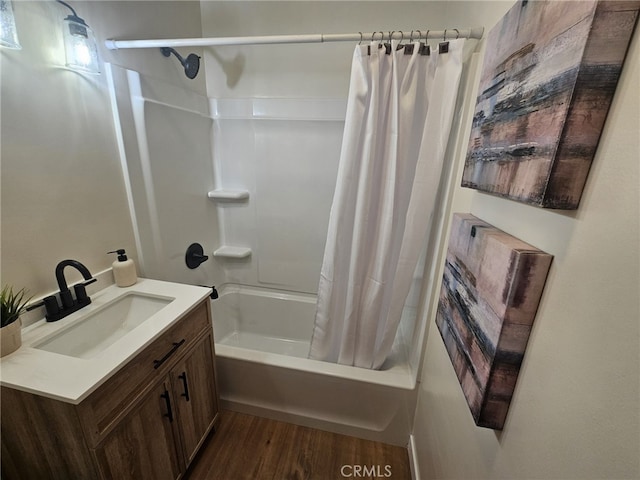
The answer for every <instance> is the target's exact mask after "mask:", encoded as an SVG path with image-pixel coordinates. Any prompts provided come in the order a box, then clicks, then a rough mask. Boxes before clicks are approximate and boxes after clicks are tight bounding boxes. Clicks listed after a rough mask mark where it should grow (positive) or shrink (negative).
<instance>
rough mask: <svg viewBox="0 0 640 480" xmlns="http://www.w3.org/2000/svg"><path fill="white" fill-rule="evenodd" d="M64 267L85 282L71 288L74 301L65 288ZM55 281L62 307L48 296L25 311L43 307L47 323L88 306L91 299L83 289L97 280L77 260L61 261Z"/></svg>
mask: <svg viewBox="0 0 640 480" xmlns="http://www.w3.org/2000/svg"><path fill="white" fill-rule="evenodd" d="M65 267H73V268H75V269H76V270H78V271H79V272H80V273H81V274H82V276H83V277H84V280H85V281H84V282H80V283H77V284H75V285H74V286H73V290H74V292H75V294H76V298H75V300H74V298H73V295H72V294H71V291H70V290H69V287H68V286H67V280H66V278H65V277H64V269H65ZM56 280H57V281H58V287H59V288H60V302H61V303H62V305H58V300H57V299H56V297H55V296H54V295H50V296H48V297H46V298H44V299H43V300H42V301H41V302H39V303H36V304H35V305H30V306H29V308H27V310H33V309H34V308H37V307H42V306H44V307H45V310H46V315H45V318H46V319H47V322H56V321H58V320H60V319H62V318H64V317H66V316H67V315H71V314H72V313H73V312H77V311H78V310H80V309H81V308H83V307H86V306H87V305H89V304H90V303H91V298H89V296H88V295H87V290H86V288H85V287H86V286H87V285H89V284H91V283H93V282H96V281H97V280H98V279H97V278H93V276H92V275H91V272H89V269H88V268H87V267H85V266H84V265H83V264H81V263H80V262H78V261H77V260H63V261H61V262H60V263H58V265H57V266H56Z"/></svg>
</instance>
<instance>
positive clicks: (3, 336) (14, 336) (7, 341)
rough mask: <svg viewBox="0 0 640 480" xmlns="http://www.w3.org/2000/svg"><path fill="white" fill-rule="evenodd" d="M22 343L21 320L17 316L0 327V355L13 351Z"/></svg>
mask: <svg viewBox="0 0 640 480" xmlns="http://www.w3.org/2000/svg"><path fill="white" fill-rule="evenodd" d="M21 345H22V320H21V319H20V318H19V319H18V320H16V321H15V322H13V323H10V324H9V325H7V326H6V327H2V328H0V357H4V356H5V355H9V354H10V353H13V352H15V351H16V350H17V349H19V348H20V346H21Z"/></svg>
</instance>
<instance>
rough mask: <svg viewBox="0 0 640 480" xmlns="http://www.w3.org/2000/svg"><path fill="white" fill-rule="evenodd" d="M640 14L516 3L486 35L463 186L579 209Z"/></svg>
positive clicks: (613, 7)
mask: <svg viewBox="0 0 640 480" xmlns="http://www.w3.org/2000/svg"><path fill="white" fill-rule="evenodd" d="M639 9H640V1H618V0H601V1H597V0H582V1H579V2H557V1H527V0H521V1H520V2H518V3H516V4H515V5H514V6H513V7H512V8H511V10H509V12H508V13H507V14H506V15H505V17H504V18H503V19H502V20H501V21H500V22H498V24H497V25H496V26H495V27H494V28H493V29H492V30H491V32H490V33H489V34H488V36H487V45H486V53H485V58H484V64H483V70H482V74H481V79H480V88H479V90H478V92H479V93H478V99H477V103H476V109H475V113H474V118H473V125H472V130H471V137H470V139H469V147H468V150H467V157H466V160H465V168H464V173H463V177H462V186H464V187H469V188H475V189H478V190H481V191H484V192H488V193H491V194H495V195H499V196H502V197H506V198H509V199H512V200H517V201H520V202H524V203H527V204H531V205H536V206H539V207H544V208H557V209H568V210H569V209H576V208H578V204H579V202H580V197H581V195H582V190H583V188H584V185H585V182H586V179H587V175H588V173H589V168H590V166H591V163H592V160H593V158H594V155H595V152H596V148H597V145H598V141H599V139H600V135H601V132H602V130H603V126H604V123H605V119H606V116H607V112H608V111H609V107H610V105H611V101H612V99H613V96H614V92H615V89H616V85H617V83H618V78H619V76H620V72H621V70H622V65H623V63H624V59H625V55H626V52H627V49H628V45H629V42H630V39H631V36H632V34H633V30H634V27H635V24H636V20H637V17H638V10H639Z"/></svg>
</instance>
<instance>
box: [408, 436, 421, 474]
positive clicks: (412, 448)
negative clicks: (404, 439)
mask: <svg viewBox="0 0 640 480" xmlns="http://www.w3.org/2000/svg"><path fill="white" fill-rule="evenodd" d="M408 450H409V468H411V480H420V469H419V468H418V462H417V459H416V444H415V438H414V437H413V435H409V448H408Z"/></svg>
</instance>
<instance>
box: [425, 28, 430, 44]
mask: <svg viewBox="0 0 640 480" xmlns="http://www.w3.org/2000/svg"><path fill="white" fill-rule="evenodd" d="M430 31H431V30H427V34H426V35H425V36H424V41H425V42H428V41H429V32H430Z"/></svg>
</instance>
